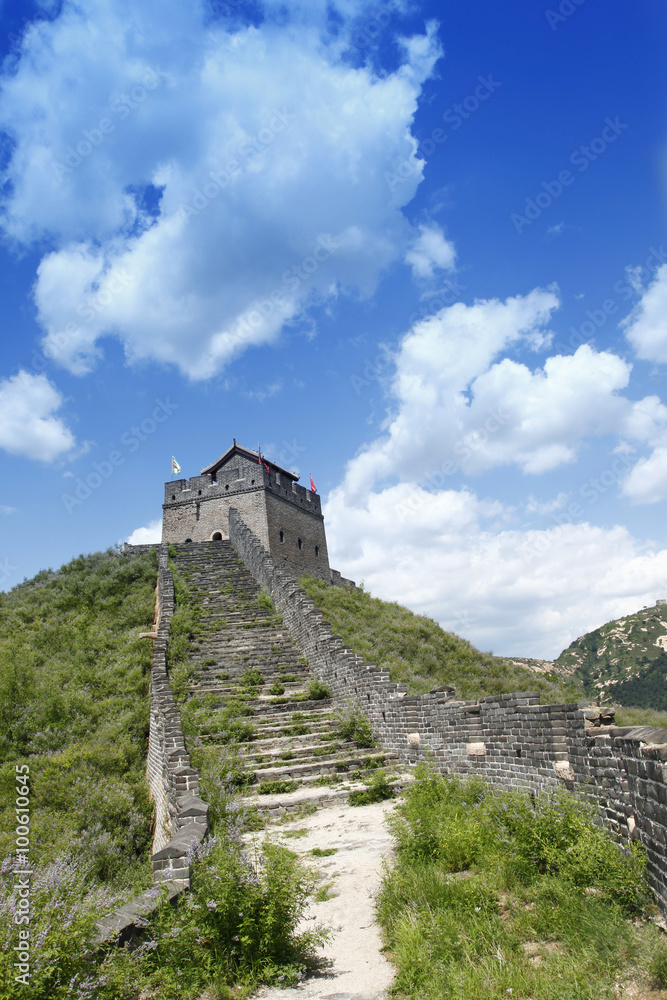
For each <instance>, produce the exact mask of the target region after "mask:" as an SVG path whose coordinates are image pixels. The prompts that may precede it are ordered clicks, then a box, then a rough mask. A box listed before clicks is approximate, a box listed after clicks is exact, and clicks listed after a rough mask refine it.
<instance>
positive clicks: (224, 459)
mask: <svg viewBox="0 0 667 1000" xmlns="http://www.w3.org/2000/svg"><path fill="white" fill-rule="evenodd" d="M235 455H240V456H241V457H242V458H247V459H249V460H250V461H251V462H257V463H258V464H259V452H256V451H252V449H251V448H243V447H241V445H240V444H237V443H236V439H235V440H234V444H233V445H232V446H231V448H228V449H227V451H226V452H225V453H224V455H221V456H220V458H218V459H216V460H215V462H213V463H212V464H211V465H207V466H206V468H205V469H202V470H201V474H202V476H205V475H207V474H208V473H210V474H211V475H212V476H214V475H215V473H216V472H217V471H218V469H221V468H222V466H223V465H227V464H228V463H229V462H230V461H231V460H232V459H233V458H234V456H235ZM262 462H264V464H265V465H268V467H269V469H273V471H274V472H279V473H280V475H281V476H287V477H288V478H289V479H291V480H293V482H297V481H298V479H299V477H298V476H297V475H295V474H294V473H293V472H290V471H289V469H283V468H281V467H280V466H279V465H276V463H275V462H270V461H269V460H268V458H264V456H263V455H262Z"/></svg>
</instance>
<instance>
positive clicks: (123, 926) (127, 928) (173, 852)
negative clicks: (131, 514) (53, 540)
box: [96, 542, 209, 944]
mask: <svg viewBox="0 0 667 1000" xmlns="http://www.w3.org/2000/svg"><path fill="white" fill-rule="evenodd" d="M147 547H148V546H141V547H139V546H137V548H142V549H143V548H147ZM150 547H151V548H153V547H154V546H150ZM126 548H131V549H132V550H133V549H134V546H127V547H126ZM156 605H157V620H156V626H157V627H156V628H155V637H154V639H153V658H152V662H151V685H150V700H151V718H150V733H149V738H148V759H147V766H146V772H147V773H146V777H147V780H148V786H149V788H150V794H151V798H152V800H153V802H154V804H155V834H154V838H153V855H152V863H153V882H154V883H158V884H159V883H163V882H168V883H169V886H168V889H169V897H170V899H174V898H175V897H176V896H178V894H179V893H180V892H182V891H183V890H184V889H186V888H188V887H189V885H190V868H189V864H188V860H187V857H188V853H189V850H190V848H191V846H192V842H193V841H196V842H197V843H201V841H202V840H203V839H204V837H205V836H206V835H207V833H208V829H209V827H208V805H207V803H206V802H204V801H202V799H201V798H200V796H199V777H198V775H197V772H196V771H195V770H194V769H193V768H192V767H191V765H190V756H189V754H188V753H187V751H186V749H185V739H184V737H183V731H182V729H181V716H180V712H179V710H178V707H177V705H176V702H175V701H174V696H173V694H172V691H171V686H170V684H169V676H168V672H167V647H168V643H169V628H170V625H171V617H172V615H173V613H174V607H175V605H174V581H173V578H172V575H171V570H170V569H169V567H168V545H167V543H166V542H163V543H162V544H161V545H160V546H159V547H158V580H157V599H156ZM156 905H157V904H156V901H155V896H154V895H153V894H152V893H151V892H147V893H144V894H143V895H142V896H140V897H138V898H137V899H133V900H132V901H131V902H129V903H127V904H125V906H122V907H119V908H118V909H117V910H114V911H113V912H112V913H110V914H108V916H106V917H104V918H102V919H101V920H98V921H97V923H96V927H97V932H98V943H99V944H105V943H107V942H112V941H113V942H115V943H118V944H123V943H124V942H125V941H127V940H130V939H132V938H133V937H135V936H136V935H137V928H138V927H140V926H141V924H142V920H143V919H144V918H145V917H146V916H147V915H149V914H150V913H151V911H152V910H153V909H155V906H156Z"/></svg>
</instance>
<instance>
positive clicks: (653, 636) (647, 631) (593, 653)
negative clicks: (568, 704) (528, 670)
mask: <svg viewBox="0 0 667 1000" xmlns="http://www.w3.org/2000/svg"><path fill="white" fill-rule="evenodd" d="M553 670H554V672H555V673H556V674H558V676H560V677H562V678H563V679H567V680H571V681H573V682H575V683H580V684H582V685H583V687H584V690H585V692H586V694H587V695H588V696H589V697H591V698H594V697H596V696H597V695H600V696H602V697H603V698H604V700H605V701H614V702H616V703H617V704H619V705H638V706H640V707H642V708H654V709H659V710H662V711H665V710H667V604H657V605H655V606H653V607H650V608H643V609H642V610H641V611H637V612H636V613H635V614H633V615H626V616H625V618H618V619H617V620H616V621H612V622H607V624H606V625H602V626H601V627H600V628H597V629H594V630H593V631H592V632H588V633H587V634H586V635H582V636H581V637H580V638H579V639H575V640H574V642H573V643H571V644H570V645H569V646H568V647H567V649H565V650H563V652H562V653H561V654H560V656H559V657H558V659H557V660H555V661H554V665H553Z"/></svg>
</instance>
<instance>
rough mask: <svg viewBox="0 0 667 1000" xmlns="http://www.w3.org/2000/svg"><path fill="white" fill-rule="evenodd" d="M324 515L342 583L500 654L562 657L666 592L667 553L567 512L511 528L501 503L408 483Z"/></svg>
mask: <svg viewBox="0 0 667 1000" xmlns="http://www.w3.org/2000/svg"><path fill="white" fill-rule="evenodd" d="M324 514H325V518H326V523H327V538H328V542H329V550H330V558H331V561H332V565H334V566H336V567H337V568H338V569H340V570H341V571H342V572H343V573H344V575H346V576H348V577H351V578H352V579H356V580H361V579H363V580H364V581H365V583H366V584H367V586H368V588H369V589H370V591H371V592H372V593H373V594H374V595H375V596H377V597H382V598H385V599H390V600H394V601H399V602H400V603H401V604H405V605H407V606H408V607H410V608H412V609H413V610H414V611H417V612H419V613H420V614H425V615H428V616H429V617H432V618H434V619H435V620H436V621H439V622H440V623H441V624H442V626H443V627H444V628H446V629H448V630H450V631H454V632H457V633H459V634H463V635H465V636H466V637H467V638H469V639H471V640H472V641H473V642H474V643H475V644H476V645H477V646H479V647H480V648H482V649H489V648H493V650H494V652H496V653H498V654H505V655H510V654H514V655H523V656H536V657H545V658H551V657H554V656H557V655H558V653H560V652H561V650H562V649H563V648H565V647H566V646H567V645H568V644H569V643H570V642H571V641H572V640H573V639H574V638H576V637H577V636H578V635H581V634H583V633H584V632H586V631H588V630H590V629H591V628H595V627H597V626H599V625H601V624H603V623H604V622H605V621H608V620H610V619H612V618H617V617H619V616H620V615H623V614H627V613H629V612H631V611H636V610H638V609H639V608H641V607H642V606H643V605H644V604H651V603H653V601H654V600H655V599H656V597H660V596H663V595H664V594H666V593H667V549H662V550H659V551H653V550H645V549H643V548H642V547H641V546H640V545H639V544H638V543H637V542H636V541H635V540H634V539H633V538H632V537H631V536H630V534H629V533H628V531H627V530H626V529H625V528H623V527H614V528H598V527H596V526H594V525H592V524H589V523H587V522H585V521H582V522H580V523H572V520H571V518H570V517H569V515H568V514H567V513H565V512H564V513H562V514H554V515H553V517H554V524H553V526H552V527H551V528H546V529H543V530H517V529H508V528H507V527H505V524H504V522H505V520H507V518H506V514H507V512H506V511H505V510H504V509H503V507H502V506H501V505H500V504H499V503H497V502H490V501H486V500H482V499H479V498H478V497H477V496H476V495H475V494H474V493H471V492H469V491H467V490H462V491H453V490H442V491H439V492H436V493H430V492H427V491H425V490H421V489H419V487H415V486H411V485H409V484H407V483H404V484H400V485H398V486H393V487H389V488H387V489H384V490H382V491H379V492H373V493H370V494H368V496H367V497H366V503H365V504H355V503H354V502H352V501H351V500H350V498H349V496H348V495H347V494H346V492H345V489H344V487H339V488H337V489H336V490H334V491H333V493H332V494H331V495H330V497H329V500H328V502H327V504H326V505H325V510H324ZM558 518H560V520H561V521H562V525H559V524H558V523H557V519H558Z"/></svg>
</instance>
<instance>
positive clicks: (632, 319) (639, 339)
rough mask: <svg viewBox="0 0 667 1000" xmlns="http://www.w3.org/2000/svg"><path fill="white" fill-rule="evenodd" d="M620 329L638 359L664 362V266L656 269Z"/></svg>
mask: <svg viewBox="0 0 667 1000" xmlns="http://www.w3.org/2000/svg"><path fill="white" fill-rule="evenodd" d="M639 287H640V288H641V286H639ZM621 327H622V328H624V329H625V334H626V336H627V338H628V340H629V341H630V343H631V344H632V346H633V347H634V349H635V351H636V352H637V356H638V357H640V358H643V359H644V360H646V361H658V362H667V264H663V265H662V266H661V267H659V268H658V269H657V271H656V274H655V278H654V279H653V281H652V282H651V284H650V285H649V286H648V287H647V288H645V289H642V297H641V299H640V301H639V302H638V303H637V306H636V307H635V309H634V310H633V311H632V312H631V313H630V315H629V316H628V317H627V318H626V319H625V320H624V321H623V322H622V323H621Z"/></svg>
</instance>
